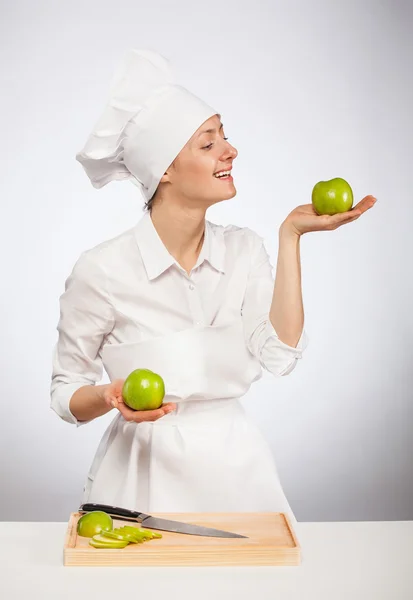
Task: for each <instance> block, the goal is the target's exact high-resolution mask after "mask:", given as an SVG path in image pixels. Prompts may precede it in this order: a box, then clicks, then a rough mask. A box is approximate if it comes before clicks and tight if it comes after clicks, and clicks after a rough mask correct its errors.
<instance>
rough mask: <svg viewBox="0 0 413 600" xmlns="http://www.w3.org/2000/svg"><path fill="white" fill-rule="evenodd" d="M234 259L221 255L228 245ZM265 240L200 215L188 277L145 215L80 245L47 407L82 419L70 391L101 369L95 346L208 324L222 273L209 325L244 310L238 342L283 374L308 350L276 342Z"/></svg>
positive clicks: (303, 343)
mask: <svg viewBox="0 0 413 600" xmlns="http://www.w3.org/2000/svg"><path fill="white" fill-rule="evenodd" d="M229 248H231V250H232V252H230V253H228V254H230V255H231V256H232V257H234V258H233V259H232V260H231V261H229V263H228V261H226V260H225V258H226V250H227V249H229ZM272 269H273V267H272V265H271V263H270V260H269V256H268V253H267V251H266V249H265V246H264V243H263V238H262V237H260V236H259V235H258V234H257V233H255V232H254V231H252V230H251V229H249V228H248V227H238V226H236V225H227V226H222V225H217V224H215V223H212V222H210V221H208V220H205V237H204V242H203V246H202V249H201V252H200V254H199V257H198V260H197V262H196V264H195V266H194V267H193V269H192V270H191V273H190V275H188V273H187V272H186V271H185V269H184V268H183V267H181V266H180V265H179V263H178V262H177V261H176V260H175V258H174V257H173V256H172V255H171V254H170V253H169V252H168V250H167V249H166V247H165V245H164V244H163V242H162V240H161V239H160V237H159V235H158V233H157V231H156V229H155V227H154V225H153V222H152V219H151V216H150V213H149V212H146V213H145V214H144V216H143V217H142V218H141V220H140V221H139V222H138V223H137V225H136V226H134V227H133V228H131V229H128V230H127V231H125V232H123V233H121V234H120V235H118V236H116V237H115V238H113V239H110V240H107V241H104V242H102V243H101V244H99V245H97V246H95V247H94V248H92V249H89V250H87V251H85V252H83V253H82V254H81V255H80V257H79V259H78V260H77V262H76V264H75V265H74V268H73V270H72V273H71V274H70V276H69V277H68V278H67V280H66V284H65V292H64V293H63V294H62V295H61V297H60V319H59V322H58V325H57V330H58V333H59V336H58V341H57V343H56V346H55V348H54V353H53V372H52V382H51V407H52V408H53V410H54V411H55V412H56V413H57V414H58V415H59V416H60V417H61V418H62V419H64V420H65V421H67V422H69V423H74V424H77V425H81V424H82V423H81V422H79V421H77V419H76V418H75V416H74V415H73V414H72V413H71V411H70V409H69V402H70V398H71V397H72V395H73V394H74V392H75V391H76V390H77V389H79V388H80V387H82V386H84V385H95V384H96V383H98V382H99V381H100V380H101V378H102V374H103V368H104V365H103V363H102V348H103V347H104V346H105V345H106V344H121V343H129V342H138V341H142V340H148V339H151V338H154V337H158V336H163V335H164V334H165V333H166V332H174V331H179V330H184V329H189V328H192V329H196V328H198V327H199V328H202V327H204V326H207V325H210V324H211V323H210V318H209V315H210V312H211V309H212V307H213V304H214V291H215V290H216V288H217V285H218V283H219V282H220V280H221V278H225V279H226V287H225V289H226V292H225V294H224V297H223V298H222V301H221V302H222V305H221V306H220V311H219V317H218V321H217V322H214V324H216V325H220V324H223V323H225V322H228V323H230V322H231V320H233V319H234V317H235V316H239V314H240V313H241V315H242V322H243V328H244V334H245V343H246V345H247V348H248V350H249V351H250V352H251V353H252V354H253V355H254V356H255V357H256V358H257V359H258V360H259V362H260V364H261V366H262V367H263V368H264V369H266V370H267V371H269V372H270V373H272V374H273V375H274V376H282V375H288V374H289V373H291V371H292V370H293V369H294V367H295V366H296V363H297V360H298V359H299V358H301V357H302V352H303V351H304V349H305V348H306V347H307V344H308V336H307V334H306V332H305V330H304V329H303V331H302V334H301V337H300V340H299V342H298V344H297V347H295V348H294V347H291V346H289V345H287V344H285V343H284V342H282V341H281V340H280V339H279V338H278V335H277V333H276V331H275V329H274V327H273V326H272V324H271V322H270V320H269V311H270V307H271V302H272V296H273V289H274V277H273V275H272Z"/></svg>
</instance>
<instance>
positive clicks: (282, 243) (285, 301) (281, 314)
mask: <svg viewBox="0 0 413 600" xmlns="http://www.w3.org/2000/svg"><path fill="white" fill-rule="evenodd" d="M270 321H271V323H272V326H273V327H274V329H275V331H276V332H277V335H278V337H279V338H280V340H281V341H282V342H284V343H285V344H288V345H289V346H292V347H293V348H295V347H296V346H297V344H298V341H299V339H300V336H301V333H302V330H303V327H304V307H303V297H302V290H301V258H300V236H299V235H297V234H295V233H293V232H292V231H291V229H289V228H288V227H287V226H285V225H284V224H283V225H281V227H280V230H279V249H278V260H277V270H276V276H275V282H274V293H273V298H272V303H271V309H270Z"/></svg>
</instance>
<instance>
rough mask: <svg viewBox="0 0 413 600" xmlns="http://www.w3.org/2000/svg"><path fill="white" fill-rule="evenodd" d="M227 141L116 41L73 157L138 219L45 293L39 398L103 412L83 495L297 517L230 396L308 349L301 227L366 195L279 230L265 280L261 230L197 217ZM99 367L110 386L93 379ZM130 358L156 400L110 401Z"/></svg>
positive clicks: (78, 416)
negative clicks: (58, 292) (46, 376)
mask: <svg viewBox="0 0 413 600" xmlns="http://www.w3.org/2000/svg"><path fill="white" fill-rule="evenodd" d="M237 154H238V153H237V150H236V149H235V148H234V147H233V146H232V145H231V143H230V142H229V141H228V138H226V137H224V127H223V123H222V121H221V115H220V114H219V113H218V112H217V111H216V110H215V109H214V108H212V107H210V106H209V105H207V104H205V103H204V102H203V101H202V100H200V99H199V98H198V97H196V96H195V95H193V94H192V93H190V92H189V91H188V90H187V89H185V88H183V87H181V86H179V85H177V84H175V83H174V78H173V75H172V71H171V68H170V65H169V63H168V61H167V60H166V59H165V58H164V57H162V56H161V55H159V54H157V53H155V52H152V51H143V50H141V51H136V50H132V51H130V52H129V53H128V54H127V55H126V57H125V59H124V60H123V62H122V64H121V65H120V67H119V69H118V70H117V72H116V74H115V77H114V78H113V80H112V84H111V89H110V98H109V102H108V104H107V106H106V108H105V110H104V112H103V114H102V115H101V117H100V119H99V120H98V122H97V123H96V125H95V128H94V130H93V132H92V133H91V135H90V137H89V139H88V140H87V143H86V145H85V147H84V148H83V150H82V151H81V152H79V153H78V154H77V156H76V158H77V160H79V161H80V163H81V164H82V165H83V167H84V169H85V171H86V173H87V175H88V176H89V178H90V180H91V182H92V184H93V186H94V187H96V188H101V187H102V186H104V185H106V184H107V183H109V182H110V181H113V180H117V181H119V180H124V179H129V180H130V181H132V182H133V183H134V184H135V185H136V186H137V187H138V188H139V189H140V191H141V193H142V194H143V197H144V198H145V199H146V205H145V207H146V209H147V211H146V212H145V213H144V216H143V217H142V218H141V220H140V221H139V222H138V223H137V225H135V226H134V227H132V228H131V229H129V230H127V231H125V232H124V233H121V234H120V235H118V236H116V237H115V238H113V239H110V240H108V241H104V242H102V243H100V244H99V245H98V246H96V247H94V248H91V249H89V250H87V251H85V252H83V253H82V254H81V256H80V258H79V259H78V260H77V262H76V264H75V266H74V268H73V271H72V273H71V274H70V276H69V277H68V279H67V281H66V286H65V292H64V293H63V294H62V296H61V298H60V320H59V323H58V327H57V329H58V333H59V337H58V341H57V344H56V347H55V350H54V355H53V375H52V383H51V406H52V408H53V409H54V410H55V411H56V413H57V414H58V415H59V416H60V417H61V418H62V419H64V420H65V421H68V422H69V423H74V424H76V425H78V426H79V425H81V424H84V423H87V422H88V421H91V420H92V419H95V418H97V417H99V416H101V415H103V414H105V413H107V412H108V411H110V410H112V409H113V408H115V409H117V415H116V417H115V418H114V419H113V421H112V422H111V424H110V425H109V427H108V428H107V430H106V432H105V434H104V435H103V438H102V440H101V442H100V445H99V447H98V450H97V453H96V456H95V458H94V461H93V463H92V465H91V468H90V470H89V473H88V476H87V481H86V485H85V488H84V496H83V499H82V502H87V501H89V502H96V503H104V504H110V505H117V506H122V507H125V508H130V509H136V510H139V511H141V512H146V513H151V512H214V511H222V512H231V511H236V512H244V511H245V512H247V511H256V512H258V511H283V512H286V513H288V515H289V516H290V518H291V520H292V522H293V523H296V519H295V516H294V513H293V511H292V509H291V507H290V505H289V503H288V501H287V499H286V497H285V495H284V492H283V489H282V486H281V483H280V480H279V477H278V473H277V469H276V465H275V462H274V460H273V456H272V453H271V450H270V447H269V445H268V444H267V442H266V440H265V439H264V437H263V435H262V433H261V431H260V430H259V428H258V427H257V426H256V425H255V424H254V423H253V422H252V421H251V420H250V418H249V417H248V416H247V414H246V413H245V411H244V409H243V407H242V404H241V402H240V398H242V396H244V394H245V393H246V392H247V391H248V390H249V388H250V386H251V384H252V383H253V382H254V381H256V380H258V379H259V378H260V377H261V376H262V369H263V368H264V369H266V370H267V371H269V372H270V373H272V374H273V375H274V376H276V377H277V376H281V375H288V374H289V373H290V372H291V371H292V369H294V367H295V366H296V363H297V360H298V359H299V358H301V356H302V352H303V350H304V349H305V347H306V345H307V336H306V333H305V331H304V312H303V302H302V295H301V276H300V236H301V235H302V234H304V233H307V232H309V231H322V230H332V229H336V228H337V227H339V226H341V225H343V224H345V223H350V222H352V221H354V220H356V219H358V218H359V216H360V215H361V214H362V213H364V212H365V211H366V210H368V209H369V208H371V207H372V206H373V204H374V202H375V199H374V198H373V197H372V196H367V197H366V198H364V199H363V200H362V201H361V202H360V203H359V204H358V205H357V206H356V207H354V208H353V209H352V210H351V211H349V212H346V213H342V214H336V215H334V216H319V215H317V214H316V213H315V211H314V210H313V208H312V205H311V204H310V205H303V206H299V207H298V208H296V209H295V210H293V211H292V212H291V213H290V214H289V215H288V216H287V218H286V219H285V221H284V222H283V223H282V225H281V226H280V228H279V232H278V233H279V252H278V262H277V270H276V277H275V282H274V279H273V277H272V267H271V264H270V261H269V256H268V254H267V252H266V249H265V246H264V244H263V239H262V238H261V237H260V236H259V235H257V234H256V233H255V232H254V231H252V230H251V229H249V228H248V227H238V226H235V225H228V226H222V225H217V224H215V223H212V222H210V221H208V220H206V218H205V215H206V211H207V209H208V208H209V207H210V206H212V205H213V204H215V203H217V202H221V201H223V200H228V199H230V198H233V197H234V196H235V195H236V189H235V186H234V183H233V179H232V176H231V174H230V172H231V170H232V167H233V165H234V161H235V159H236V157H237ZM103 367H104V368H105V370H106V372H107V373H108V375H109V378H110V381H111V383H110V384H106V385H96V382H97V381H99V380H100V379H101V377H102V372H103V371H102V369H103ZM137 368H146V369H150V370H152V371H154V372H156V373H158V374H159V375H161V377H162V378H163V380H164V382H165V390H166V395H165V398H164V403H163V405H162V407H161V408H160V409H158V410H148V411H133V410H132V409H130V408H129V407H127V406H126V405H125V404H124V403H123V402H122V395H121V391H122V385H123V381H124V380H125V378H126V377H127V376H128V375H129V373H131V372H132V371H133V370H135V369H137Z"/></svg>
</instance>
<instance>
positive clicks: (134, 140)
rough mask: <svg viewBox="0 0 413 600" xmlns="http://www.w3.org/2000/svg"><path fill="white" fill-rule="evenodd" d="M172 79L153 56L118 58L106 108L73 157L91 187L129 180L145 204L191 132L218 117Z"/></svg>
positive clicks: (143, 53)
mask: <svg viewBox="0 0 413 600" xmlns="http://www.w3.org/2000/svg"><path fill="white" fill-rule="evenodd" d="M174 80H175V78H174V75H173V73H172V69H171V67H170V63H169V61H168V60H167V59H166V58H165V57H163V56H162V55H160V54H158V53H157V52H153V51H151V50H130V51H129V52H128V53H127V54H126V55H125V56H124V58H123V61H122V62H121V64H120V65H119V67H118V69H117V70H116V72H115V75H114V76H113V79H112V82H111V84H110V93H109V100H108V103H107V105H106V108H105V110H104V112H103V114H102V115H101V117H100V119H99V120H98V121H97V123H96V125H95V127H94V129H93V131H92V133H91V134H90V135H89V138H88V140H87V142H86V144H85V146H84V148H83V149H82V150H81V151H80V152H78V153H77V154H76V160H78V161H79V162H80V163H81V164H82V166H83V168H84V169H85V171H86V174H87V175H88V177H89V179H90V181H91V183H92V185H93V186H94V187H95V188H101V187H103V186H104V185H106V184H107V183H109V182H111V181H113V180H117V181H119V180H124V179H130V180H131V181H132V183H134V184H135V185H136V186H137V187H139V188H140V190H141V192H142V194H143V196H144V198H146V200H150V199H151V198H152V196H153V194H154V193H155V190H156V188H157V187H158V184H159V181H160V180H161V178H162V176H163V174H164V173H165V171H166V170H167V168H168V167H169V166H170V164H171V163H172V162H173V161H174V159H175V158H176V156H177V155H178V154H179V152H180V151H181V150H182V148H183V147H184V146H185V144H186V143H187V141H188V140H189V139H190V138H191V137H192V135H193V134H194V132H195V131H196V130H197V129H198V128H199V127H200V126H201V125H202V123H204V122H205V121H206V120H207V119H209V118H210V117H212V116H213V115H215V114H219V113H218V112H217V111H216V110H215V109H214V108H212V107H211V106H209V105H208V104H206V103H205V102H203V101H202V100H201V99H200V98H198V97H197V96H195V95H194V94H192V93H191V92H189V91H188V90H187V89H185V88H184V87H182V86H180V85H177V84H176V83H175V82H174Z"/></svg>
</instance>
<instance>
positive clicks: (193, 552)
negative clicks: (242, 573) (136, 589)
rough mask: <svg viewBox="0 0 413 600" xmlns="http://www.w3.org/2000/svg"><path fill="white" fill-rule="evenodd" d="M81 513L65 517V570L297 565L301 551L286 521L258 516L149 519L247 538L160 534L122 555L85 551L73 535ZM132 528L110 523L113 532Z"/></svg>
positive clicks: (197, 515)
mask: <svg viewBox="0 0 413 600" xmlns="http://www.w3.org/2000/svg"><path fill="white" fill-rule="evenodd" d="M80 516H81V514H80V513H72V514H71V516H70V520H69V524H68V529H67V533H66V539H65V544H64V565H65V566H108V567H109V566H112V567H119V566H134V567H139V566H142V567H148V566H156V567H159V566H178V567H184V566H238V565H249V566H260V565H262V566H264V565H265V566H273V565H283V566H291V565H299V564H300V563H301V547H300V544H299V543H298V540H297V537H296V535H295V533H294V531H293V528H292V526H291V522H290V520H289V518H288V515H286V514H285V513H276V512H260V513H253V512H249V513H152V516H154V517H162V518H165V519H173V520H175V521H182V522H184V523H192V524H194V525H204V526H206V527H214V528H216V529H223V530H225V531H231V532H233V533H239V534H241V535H246V536H248V539H246V538H216V537H201V536H198V535H187V534H182V533H171V532H168V531H159V533H161V534H162V538H161V539H154V540H150V541H147V542H144V543H143V544H129V545H128V546H126V547H125V548H121V549H106V548H105V549H100V548H99V549H98V548H93V547H92V546H89V538H85V537H81V536H78V535H77V522H78V520H79V518H80ZM123 525H136V526H139V525H138V524H137V523H136V524H135V523H133V522H131V521H122V520H120V519H113V526H114V528H115V527H122V526H123Z"/></svg>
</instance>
